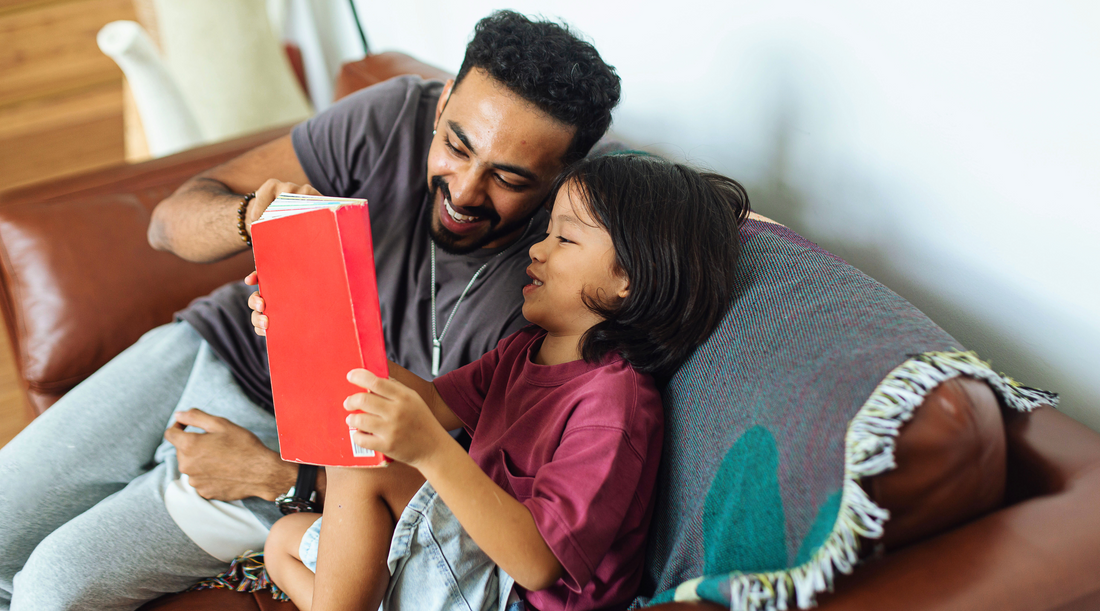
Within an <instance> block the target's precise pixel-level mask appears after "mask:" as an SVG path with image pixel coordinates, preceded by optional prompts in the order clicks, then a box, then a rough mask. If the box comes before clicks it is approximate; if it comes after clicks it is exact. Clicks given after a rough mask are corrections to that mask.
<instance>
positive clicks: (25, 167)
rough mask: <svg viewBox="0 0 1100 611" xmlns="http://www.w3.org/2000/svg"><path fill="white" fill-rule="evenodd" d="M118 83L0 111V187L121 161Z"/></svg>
mask: <svg viewBox="0 0 1100 611" xmlns="http://www.w3.org/2000/svg"><path fill="white" fill-rule="evenodd" d="M124 155H125V150H124V143H123V120H122V87H121V84H115V83H107V84H105V85H97V86H94V87H91V88H88V89H86V90H84V91H81V92H75V93H73V94H69V95H64V96H55V97H52V98H43V99H40V100H34V101H31V102H24V103H23V104H17V105H13V106H7V107H0V185H3V187H4V188H5V189H6V188H9V187H15V186H19V185H25V184H29V183H32V182H38V181H40V180H46V179H49V178H56V177H58V176H64V175H66V174H72V173H76V172H83V171H87V170H92V169H95V168H100V167H103V166H107V165H114V164H117V163H119V162H121V161H122V160H123V158H124Z"/></svg>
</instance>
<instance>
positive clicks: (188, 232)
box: [148, 135, 313, 263]
mask: <svg viewBox="0 0 1100 611" xmlns="http://www.w3.org/2000/svg"><path fill="white" fill-rule="evenodd" d="M270 179H275V180H270ZM307 182H308V178H307V177H306V173H305V170H304V169H302V165H301V163H299V162H298V156H297V155H296V154H295V153H294V146H293V144H291V140H290V136H289V135H287V136H283V137H281V138H279V139H277V140H273V141H272V142H269V143H267V144H265V145H263V146H259V147H256V148H255V149H252V150H251V151H249V152H247V153H245V154H243V155H241V156H240V157H237V158H235V159H231V160H229V161H227V162H225V163H223V164H222V165H219V166H217V167H215V168H211V169H210V170H207V171H205V172H203V173H201V174H199V175H197V176H195V177H194V178H191V179H190V180H188V181H187V182H185V183H183V184H182V185H181V186H180V188H179V189H176V192H175V193H173V194H172V195H171V196H169V197H168V198H167V199H165V200H164V201H162V202H160V203H159V204H157V207H156V208H155V209H154V210H153V217H152V219H151V220H150V221H149V234H148V235H149V244H150V245H151V246H152V247H153V248H155V249H157V250H165V251H168V252H172V253H175V254H176V255H179V256H180V257H182V258H184V259H186V260H188V261H194V262H196V263H209V262H213V261H219V260H221V259H225V258H226V257H229V256H232V255H235V254H237V253H239V252H241V251H242V250H244V249H245V248H246V246H245V243H244V242H243V241H242V240H241V238H240V234H239V233H238V230H237V220H238V217H237V207H238V206H239V204H240V202H241V198H242V197H243V196H244V194H245V193H250V192H252V191H255V192H256V198H255V199H253V200H252V201H251V202H249V204H248V211H247V212H246V214H245V222H246V224H247V225H248V226H251V224H252V222H253V221H255V220H256V219H258V218H260V215H261V214H262V213H263V211H264V210H265V209H266V208H267V207H268V205H270V204H271V202H272V201H273V200H274V199H275V196H276V195H278V193H281V192H285V191H294V190H295V188H296V187H297V186H298V185H305V184H306V183H307ZM286 183H292V185H293V186H292V187H289V188H288V187H287V186H286ZM309 192H313V191H312V189H310V191H309Z"/></svg>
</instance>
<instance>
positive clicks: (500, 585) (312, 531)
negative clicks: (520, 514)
mask: <svg viewBox="0 0 1100 611" xmlns="http://www.w3.org/2000/svg"><path fill="white" fill-rule="evenodd" d="M320 536H321V520H320V519H318V520H317V521H316V522H314V523H313V526H311V527H310V528H309V530H307V531H306V534H305V535H303V536H302V542H301V544H300V545H299V547H298V554H299V556H298V557H299V558H301V559H302V563H303V564H305V565H306V567H308V568H309V570H311V571H314V572H316V571H317V543H318V541H319V539H320ZM387 563H388V565H389V569H390V585H389V588H388V589H387V590H386V597H385V599H384V600H383V602H382V607H383V608H384V609H387V610H391V609H393V610H401V609H417V610H420V609H430V610H432V611H451V610H457V611H524V606H523V601H521V600H520V599H519V596H517V595H516V593H515V591H514V589H513V587H512V586H513V584H514V583H515V580H514V579H512V577H511V576H509V575H508V574H507V573H505V572H504V571H502V570H501V569H500V567H498V566H497V565H496V563H494V562H493V561H492V560H490V559H489V557H488V556H487V555H485V552H483V551H481V548H479V547H478V546H477V544H476V543H474V541H473V539H471V538H470V536H469V535H468V534H466V529H464V528H462V525H461V524H459V523H458V520H457V519H455V517H454V515H453V514H452V513H451V510H450V509H448V508H447V505H445V504H444V503H443V501H442V500H440V498H439V496H438V495H436V492H435V489H434V488H432V486H431V484H429V483H427V482H425V483H424V485H423V486H421V488H420V490H419V491H417V493H416V496H414V497H413V498H412V500H411V501H409V504H408V506H406V507H405V511H404V512H402V513H401V518H400V520H398V522H397V526H396V528H394V531H393V539H392V540H391V541H390V554H389V558H388V559H387Z"/></svg>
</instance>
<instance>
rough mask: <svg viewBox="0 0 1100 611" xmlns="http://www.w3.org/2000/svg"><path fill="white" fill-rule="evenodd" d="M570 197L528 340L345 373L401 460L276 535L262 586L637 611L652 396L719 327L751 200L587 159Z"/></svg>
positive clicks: (643, 158)
mask: <svg viewBox="0 0 1100 611" xmlns="http://www.w3.org/2000/svg"><path fill="white" fill-rule="evenodd" d="M558 185H559V187H558V188H557V189H556V195H555V196H554V197H553V198H552V200H551V201H552V202H553V207H552V211H551V217H550V222H549V227H548V230H547V236H546V238H545V239H544V240H543V241H542V242H540V243H538V244H535V245H534V246H532V247H531V250H530V255H531V265H530V267H528V270H527V271H528V275H529V276H530V277H531V283H530V284H528V285H527V286H525V287H524V288H523V296H524V305H523V314H524V316H525V317H526V318H527V320H528V321H530V322H531V323H533V324H532V326H529V327H527V328H525V329H523V330H521V331H519V332H518V333H516V334H514V335H512V336H510V337H507V338H505V339H503V340H501V342H500V343H499V344H498V345H497V347H496V349H494V350H493V351H491V352H489V353H488V354H486V355H485V356H484V357H482V358H481V359H480V360H478V361H476V362H474V363H472V364H470V365H467V366H465V367H463V368H461V369H458V370H456V371H454V372H451V373H449V374H446V375H443V376H441V377H439V378H437V379H436V380H435V381H434V382H427V381H424V380H421V379H420V378H418V377H416V376H415V375H413V374H411V373H409V372H408V371H406V370H404V369H401V368H400V367H397V366H396V365H392V364H391V367H390V378H389V379H382V378H379V377H377V376H375V375H373V374H371V373H370V372H368V371H366V370H362V369H359V370H354V371H352V372H350V373H349V375H348V379H349V380H351V381H352V382H353V383H355V384H357V385H359V386H362V387H363V388H364V389H366V390H367V392H364V393H360V394H356V395H353V396H351V397H348V399H347V401H346V402H345V407H346V408H347V409H348V410H349V411H350V412H351V414H350V415H349V416H348V419H347V420H348V423H349V424H350V425H352V426H354V427H355V428H356V429H358V430H359V432H358V433H356V434H355V443H357V444H359V445H361V446H363V447H365V448H371V449H374V450H378V451H381V452H383V453H385V454H387V455H389V456H390V457H392V458H393V459H394V460H395V461H396V462H394V463H393V464H392V465H390V467H388V468H385V469H332V468H330V469H328V494H327V497H326V499H325V509H324V520H320V519H319V518H318V517H317V516H316V515H314V514H296V515H291V516H287V517H286V518H283V519H282V520H280V521H279V522H278V523H276V524H275V526H274V527H273V528H272V530H271V535H270V537H269V538H268V541H267V545H266V549H265V558H266V562H267V567H268V572H269V574H270V575H271V577H272V578H273V579H274V581H275V582H276V584H278V585H279V587H281V588H282V589H283V590H284V591H286V592H287V594H289V595H290V597H291V599H292V600H293V601H294V602H295V604H297V605H298V607H299V608H300V609H302V610H303V611H308V610H309V609H311V608H312V609H322V608H323V609H336V608H339V609H356V610H362V609H377V608H378V605H379V603H380V602H381V601H382V600H383V598H385V600H386V604H387V608H402V609H452V608H453V609H476V610H480V609H501V610H503V609H510V610H511V609H513V608H515V609H523V608H524V605H526V607H529V608H533V609H540V610H549V609H596V608H599V609H619V608H625V607H626V606H627V604H629V602H630V601H631V600H632V599H633V597H634V595H635V592H636V590H637V588H638V585H639V582H640V579H641V575H642V562H643V557H644V555H645V554H644V552H645V536H646V533H647V531H648V528H649V522H650V516H651V514H652V503H651V500H652V498H653V494H654V482H655V480H656V475H657V466H658V462H659V460H660V456H661V441H662V411H661V402H660V395H659V393H658V390H657V384H656V383H655V381H654V379H655V378H656V379H657V380H662V379H665V378H667V377H668V376H670V375H671V374H672V373H673V371H674V370H675V368H676V367H677V366H678V365H679V364H680V363H681V362H682V360H683V359H685V358H686V357H687V356H688V355H689V353H690V352H691V350H692V349H693V348H694V347H695V346H696V345H698V344H699V343H700V342H702V341H703V340H704V339H705V338H706V337H707V336H708V335H709V334H710V333H711V332H712V331H713V330H714V328H715V327H716V326H717V324H718V323H719V321H720V320H721V318H722V316H723V315H724V313H725V311H726V308H727V306H728V304H729V301H730V299H731V297H732V293H733V281H734V267H735V263H736V260H737V255H738V250H739V249H738V243H739V242H738V226H739V224H740V223H741V222H742V221H743V220H744V218H745V217H746V215H747V214H748V199H747V197H746V195H745V192H744V190H743V189H742V188H741V187H740V185H738V184H737V183H736V182H734V181H732V180H730V179H728V178H724V177H722V176H718V175H715V174H700V173H698V172H696V171H694V170H692V169H690V168H687V167H685V166H682V165H679V164H673V163H670V162H668V161H664V160H662V159H659V158H656V157H652V156H648V155H641V154H627V155H612V156H605V157H598V158H595V159H590V160H585V161H583V162H581V163H580V164H578V165H576V166H574V167H572V168H571V169H569V170H568V171H567V172H566V173H565V174H564V175H563V176H562V177H561V178H560V179H559V181H558ZM458 427H464V428H465V429H466V430H467V431H468V432H469V433H470V434H471V436H472V443H471V446H470V450H469V453H467V452H466V451H465V450H463V449H462V447H461V446H460V445H459V444H458V443H457V442H455V441H454V440H453V439H452V438H451V436H450V435H449V434H448V433H447V430H448V429H455V428H458ZM425 480H426V481H425ZM318 539H319V540H320V542H321V544H320V545H319V546H318V543H317V542H318ZM314 572H316V575H314Z"/></svg>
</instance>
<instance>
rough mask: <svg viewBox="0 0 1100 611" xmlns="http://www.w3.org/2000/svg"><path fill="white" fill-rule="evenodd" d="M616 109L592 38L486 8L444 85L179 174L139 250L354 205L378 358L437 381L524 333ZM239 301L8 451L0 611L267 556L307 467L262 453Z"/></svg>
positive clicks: (222, 244) (133, 588) (370, 103)
mask: <svg viewBox="0 0 1100 611" xmlns="http://www.w3.org/2000/svg"><path fill="white" fill-rule="evenodd" d="M618 98H619V82H618V77H617V76H616V75H615V73H614V71H613V70H612V69H611V68H610V67H609V66H607V65H606V64H605V63H603V61H602V60H601V59H600V57H599V55H598V54H597V53H596V51H595V49H593V48H592V47H591V45H589V44H587V43H584V42H582V41H580V40H578V39H577V38H575V37H574V36H573V35H572V34H570V33H569V32H568V30H566V29H565V28H563V27H561V26H558V25H557V24H553V23H546V22H531V21H529V20H527V19H526V18H524V17H523V16H521V15H518V14H516V13H512V12H500V13H495V14H494V15H491V16H490V17H488V18H486V19H484V20H482V21H481V22H480V23H479V24H478V26H477V28H476V30H475V36H474V38H473V40H472V41H471V43H470V45H469V47H468V48H467V53H466V58H465V60H464V61H463V64H462V68H461V69H460V72H459V74H458V76H457V78H456V79H455V80H454V81H453V82H450V81H449V82H447V83H446V84H441V83H437V82H426V81H422V80H420V79H417V78H413V77H405V78H399V79H394V80H392V81H389V82H386V83H382V84H380V85H378V86H375V87H372V88H369V89H367V90H364V91H362V92H359V93H357V94H354V95H352V96H349V98H347V99H345V100H343V101H341V102H340V103H339V104H337V105H335V106H334V107H333V108H332V109H331V110H330V111H328V112H326V113H324V114H322V115H319V116H318V117H315V118H314V119H312V120H310V121H307V122H306V123H304V124H302V125H299V126H297V127H296V128H295V130H294V132H293V133H292V134H291V136H289V137H286V138H282V139H280V140H276V141H274V142H272V143H270V144H267V145H265V146H262V147H259V148H258V149H256V150H254V151H251V152H249V153H246V154H245V155H243V156H241V157H239V158H237V159H235V160H232V161H230V162H228V163H226V164H224V165H222V166H219V167H217V168H214V169H212V170H210V171H208V172H205V173H203V174H201V175H199V176H197V177H195V178H193V179H191V180H190V181H188V182H187V183H185V184H184V185H183V186H181V187H180V189H179V190H178V191H177V192H176V193H175V194H173V195H172V196H171V197H169V198H168V199H166V200H165V201H163V202H162V203H161V204H160V205H159V206H158V207H157V209H156V211H155V212H154V215H153V220H152V222H151V224H150V227H149V238H150V242H151V244H153V246H154V247H155V248H158V249H162V250H169V251H172V252H175V253H176V254H178V255H180V256H181V257H184V258H186V259H190V260H193V261H214V260H218V259H222V258H225V257H228V256H231V255H233V254H234V253H236V252H239V251H241V250H242V249H244V248H246V247H247V244H248V243H249V240H250V236H249V233H248V230H249V227H250V225H251V223H252V222H253V221H255V220H256V219H257V218H259V216H260V214H261V213H262V212H263V210H264V209H265V208H266V207H267V206H268V205H269V204H270V203H271V201H272V200H273V199H274V198H275V196H276V195H277V194H278V193H280V192H285V191H293V192H313V188H314V187H315V188H316V189H317V190H318V191H320V192H322V193H324V194H326V195H333V196H348V197H365V198H367V199H368V200H369V201H370V213H371V225H372V230H373V240H374V247H375V258H376V265H377V270H378V274H377V275H378V282H379V292H380V296H381V302H382V304H381V305H382V316H383V326H384V332H385V335H386V342H387V351H388V356H389V357H390V359H391V360H394V361H395V362H397V363H399V364H401V365H403V366H405V367H406V368H408V369H410V370H412V371H414V372H416V373H418V374H419V375H421V376H425V377H431V376H432V374H433V372H434V373H438V372H442V371H448V370H450V369H454V368H456V367H458V366H460V365H462V364H464V363H466V362H469V361H472V360H474V359H475V358H477V357H478V356H480V355H481V354H482V353H483V352H485V351H486V350H488V349H489V348H491V347H492V346H494V345H495V344H496V342H497V341H498V340H499V339H500V338H501V337H503V336H505V335H507V334H509V333H511V332H512V331H514V330H516V329H518V328H519V327H521V326H522V325H523V324H524V321H523V319H522V316H521V315H520V306H521V304H522V296H521V294H520V290H519V289H520V287H521V286H522V285H523V284H526V282H527V277H526V275H525V274H524V271H523V270H524V268H525V267H526V265H527V263H528V262H529V260H528V257H527V248H528V247H529V245H530V244H531V243H533V242H534V241H536V240H537V239H539V238H541V235H542V234H543V232H544V227H545V218H544V217H542V216H541V215H540V206H541V204H542V203H543V201H544V200H545V197H546V195H547V193H548V191H549V188H550V185H551V182H552V181H553V179H554V177H555V176H556V175H557V174H558V172H559V171H560V170H561V169H562V168H563V167H564V166H565V165H566V164H568V163H569V162H571V161H573V160H576V159H579V158H580V157H582V156H584V154H585V153H586V152H587V151H588V150H589V148H590V147H591V146H592V144H593V143H594V142H595V141H596V140H597V139H598V138H599V137H600V136H601V135H602V134H603V133H604V131H606V128H607V126H608V125H609V123H610V112H611V109H612V108H613V107H614V105H615V104H616V103H617V102H618ZM257 99H258V103H262V96H257ZM308 185H312V187H311V186H308ZM252 191H255V196H254V197H252V196H245V195H242V194H245V193H249V192H252ZM238 215H240V216H241V217H243V218H240V219H239V218H238ZM239 220H240V221H242V222H240V224H238V221H239ZM165 281H166V282H170V281H171V279H168V278H166V279H165ZM251 291H252V289H251V288H249V287H246V286H245V285H244V284H240V283H238V284H234V285H229V286H227V287H223V288H222V289H219V290H218V291H215V293H213V294H212V295H211V296H209V297H207V298H204V299H201V300H198V301H196V303H194V304H192V306H191V307H189V308H188V310H186V311H184V312H182V313H180V315H179V318H180V319H181V321H180V322H177V323H173V324H170V325H166V326H164V327H160V328H158V329H154V330H153V331H150V332H149V333H148V334H147V335H146V336H145V337H143V338H142V339H141V340H139V341H138V342H137V343H136V344H135V345H134V346H132V347H131V348H130V349H128V350H127V351H125V352H124V353H122V354H121V355H119V356H118V357H116V358H115V359H114V360H112V361H111V362H110V363H108V364H107V365H106V366H104V368H103V369H101V370H100V371H99V372H97V373H96V374H95V375H93V376H91V377H90V378H89V379H88V380H87V381H86V382H84V383H82V384H81V385H79V386H78V387H77V388H75V389H74V390H73V391H71V392H70V393H69V394H68V395H66V396H65V397H64V398H63V399H62V400H61V401H59V402H58V403H57V404H56V405H55V406H54V407H52V408H51V409H50V410H48V411H47V412H46V414H44V415H43V416H41V417H39V418H38V419H36V420H35V421H34V422H33V423H32V424H31V425H30V426H29V427H28V428H27V429H26V430H25V431H24V432H23V433H22V434H21V435H20V436H18V437H17V438H16V439H15V440H13V441H12V442H11V443H10V444H8V446H6V447H5V448H4V449H3V450H0V515H3V516H4V520H3V522H2V525H0V609H7V608H11V609H36V610H44V609H64V608H72V607H75V606H80V607H92V608H103V609H133V608H136V607H137V606H139V605H140V604H141V603H142V602H143V601H145V600H148V599H151V598H155V597H156V596H158V595H160V594H162V593H165V592H173V591H179V590H182V589H184V588H186V587H187V586H189V585H191V584H192V583H194V582H196V581H197V580H199V579H201V578H203V577H207V576H210V575H213V574H216V573H218V572H220V571H222V570H224V569H225V568H226V566H227V562H228V561H229V560H231V559H232V558H233V557H235V556H236V555H238V554H240V553H242V552H244V551H246V550H248V549H260V547H261V546H262V545H263V541H264V538H265V537H266V534H267V529H268V527H269V526H270V525H271V523H272V522H273V521H274V520H275V519H277V518H278V517H279V516H280V511H279V508H278V507H277V506H276V505H275V503H274V502H273V501H275V499H276V497H278V496H279V495H280V494H282V493H286V492H287V491H288V489H289V488H290V487H291V486H292V485H294V484H295V482H296V479H297V477H298V474H299V470H298V467H297V466H296V465H291V464H289V463H284V462H282V461H281V460H279V457H278V454H277V453H276V451H275V448H277V447H278V442H277V436H276V432H275V427H274V418H273V417H272V415H271V412H270V387H269V384H268V379H267V370H266V351H265V349H264V344H263V340H262V339H261V338H257V337H256V335H255V334H254V333H253V329H252V323H251V322H250V318H249V317H250V314H251V311H250V310H249V309H248V306H247V305H246V299H247V298H248V295H249V293H251ZM254 304H255V305H256V307H257V309H261V308H262V302H260V301H256V302H254ZM433 305H434V308H433ZM257 320H258V322H260V323H261V325H263V324H267V322H268V321H266V319H265V318H263V317H258V318H257ZM270 324H278V321H277V320H275V321H270ZM433 356H435V357H436V358H438V360H439V366H438V369H437V368H436V367H433V362H432V360H433ZM188 408H198V409H188ZM165 426H168V427H169V428H168V430H167V431H165V430H164V429H165ZM188 426H190V427H191V428H189V429H188V428H186V427H188ZM200 430H201V431H202V432H196V431H200ZM322 479H323V478H322ZM318 485H319V486H318V487H319V488H323V481H319V482H318ZM307 500H308V499H307Z"/></svg>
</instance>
